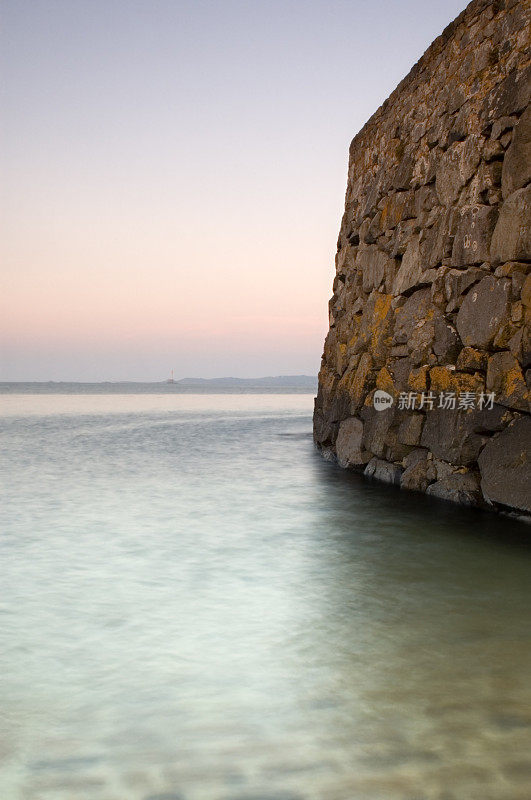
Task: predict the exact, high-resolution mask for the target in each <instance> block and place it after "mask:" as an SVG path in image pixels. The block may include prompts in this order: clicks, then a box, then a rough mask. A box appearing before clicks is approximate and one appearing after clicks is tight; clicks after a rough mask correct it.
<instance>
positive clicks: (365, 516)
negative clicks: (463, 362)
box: [0, 395, 531, 800]
mask: <svg viewBox="0 0 531 800" xmlns="http://www.w3.org/2000/svg"><path fill="white" fill-rule="evenodd" d="M5 400H6V398H2V403H3V406H4V414H3V418H2V428H3V443H4V444H3V449H4V459H3V463H4V465H5V467H4V486H5V503H4V511H3V534H2V538H1V540H0V554H1V558H2V576H3V580H2V595H1V605H0V619H1V627H0V674H1V684H2V712H1V716H0V767H1V775H0V797H2V798H6V800H11V799H13V800H19V798H20V800H41V798H42V800H129V798H131V800H148V799H149V800H155V798H156V799H157V800H177V799H178V798H180V799H181V800H358V798H360V800H387V798H389V800H423V799H424V798H426V800H431V799H432V798H434V799H437V800H474V799H475V798H477V800H489V799H490V800H528V798H529V785H530V784H531V756H530V755H529V742H530V735H531V687H530V684H529V674H530V670H531V646H530V643H531V630H530V623H529V618H530V615H529V608H530V607H531V582H530V580H529V567H530V563H531V548H530V547H529V545H528V541H529V539H528V537H529V535H530V533H529V530H528V529H527V528H526V527H525V526H522V525H520V524H519V523H516V522H512V521H509V520H502V519H497V518H495V517H494V516H491V515H486V514H482V513H480V512H477V511H474V510H463V509H459V508H454V507H452V506H451V505H446V504H444V503H441V502H437V501H434V500H432V499H430V498H425V497H422V496H416V495H408V494H404V493H401V492H400V491H399V490H394V489H393V488H388V487H381V486H378V485H377V484H373V483H368V482H366V481H364V480H363V479H362V478H360V477H358V476H356V475H353V474H349V473H345V472H343V471H341V470H339V469H337V468H336V467H335V466H334V465H333V464H330V463H327V462H325V461H323V460H322V459H321V458H320V457H319V456H318V455H317V454H316V453H315V452H314V450H313V447H312V441H311V436H310V429H311V405H312V398H311V397H310V396H308V395H297V396H286V395H284V396H274V395H269V396H259V395H254V396H245V395H240V396H237V397H228V396H226V395H225V396H219V395H217V396H210V397H209V396H205V395H203V396H202V397H201V398H194V397H190V396H167V395H166V396H163V397H156V396H150V395H142V396H138V397H137V396H134V395H129V396H128V397H120V396H117V395H115V396H109V397H102V396H98V397H86V396H85V397H83V398H81V399H80V398H76V397H73V396H68V395H63V396H53V395H41V396H28V395H26V396H24V398H18V400H17V399H16V398H15V400H13V396H11V397H9V398H8V399H7V400H8V401H7V403H6V402H4V401H5Z"/></svg>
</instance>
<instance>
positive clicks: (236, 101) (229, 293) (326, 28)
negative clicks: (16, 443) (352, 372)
mask: <svg viewBox="0 0 531 800" xmlns="http://www.w3.org/2000/svg"><path fill="white" fill-rule="evenodd" d="M376 5H377V7H373V5H372V4H368V3H365V2H361V0H358V1H357V2H356V1H355V0H354V1H353V2H351V3H346V2H336V1H333V2H324V0H322V2H308V3H306V2H302V0H299V1H298V2H282V3H280V2H276V0H273V2H271V3H270V4H263V3H259V2H258V1H257V2H253V0H251V2H247V3H243V2H233V1H232V0H229V1H228V2H227V3H223V4H221V3H220V4H217V3H195V2H192V0H190V1H189V2H178V1H177V2H170V1H169V0H167V1H166V0H160V1H159V2H154V3H150V4H145V3H143V2H140V1H139V2H136V0H130V1H129V2H125V0H124V2H122V1H121V0H109V1H108V2H107V1H106V2H103V0H101V2H100V0H95V2H93V3H86V2H81V1H80V2H77V0H72V1H70V0H69V1H68V2H67V0H60V1H59V2H54V3H50V2H46V1H45V0H42V2H41V0H32V1H31V2H30V1H29V0H16V2H15V0H7V2H6V4H5V11H4V22H3V28H4V32H3V36H4V43H3V50H4V55H3V65H2V66H3V74H4V76H5V78H4V84H5V96H6V103H5V106H6V108H7V125H6V126H5V130H4V133H3V147H2V153H3V155H2V159H1V168H2V183H3V190H2V202H3V230H2V241H3V244H2V261H3V264H4V265H5V268H4V270H3V272H4V287H3V292H2V301H1V304H2V307H1V309H0V310H1V317H2V321H1V328H2V331H1V333H2V342H3V344H2V363H1V372H0V378H1V379H3V380H47V379H50V380H110V379H118V380H124V379H144V380H160V379H163V378H164V377H165V376H166V375H167V374H168V373H169V370H170V369H172V368H173V369H174V370H175V373H176V377H182V376H185V375H186V376H204V377H213V376H220V375H227V374H230V375H238V376H242V377H246V376H259V375H265V374H295V373H307V374H312V373H313V374H315V373H316V372H317V369H318V365H319V360H320V355H321V351H322V344H323V339H324V335H325V332H326V328H327V300H328V297H329V295H330V293H331V283H332V275H333V260H334V252H335V243H336V238H337V230H338V227H339V222H340V217H341V213H342V205H343V195H344V187H345V183H346V166H347V154H348V144H349V141H350V139H351V137H352V136H353V135H354V133H355V132H356V130H358V129H359V128H360V127H361V125H362V124H363V122H364V121H365V120H366V119H367V118H368V117H369V116H370V114H371V113H372V112H373V111H374V110H375V109H376V108H377V106H378V105H379V104H380V103H381V102H382V101H383V99H385V97H386V96H387V95H388V94H389V92H390V91H391V90H392V89H393V88H394V86H395V85H396V83H398V81H399V80H400V79H401V77H403V75H404V74H405V73H406V72H407V71H408V69H409V68H410V67H411V65H412V64H413V63H414V61H415V60H417V58H418V57H419V56H420V55H421V54H422V52H423V50H424V49H425V47H426V46H427V45H428V44H429V43H430V41H431V40H432V39H433V38H434V36H436V35H437V34H438V33H439V32H440V31H441V30H442V28H443V27H444V25H445V24H447V22H449V21H450V20H451V19H452V18H453V16H455V14H456V13H458V11H459V10H460V8H461V3H454V2H451V3H447V4H446V5H445V7H444V8H441V7H440V5H441V4H439V3H436V2H435V1H434V0H433V2H432V0H429V1H428V0H422V2H421V0H407V1H406V2H404V3H399V4H398V3H392V2H389V3H381V4H376ZM413 19H415V20H417V23H418V24H415V25H413V26H412V24H411V23H412V20H413ZM406 32H407V35H406ZM376 46H377V47H378V49H379V53H380V54H379V56H378V58H375V56H374V51H375V47H376Z"/></svg>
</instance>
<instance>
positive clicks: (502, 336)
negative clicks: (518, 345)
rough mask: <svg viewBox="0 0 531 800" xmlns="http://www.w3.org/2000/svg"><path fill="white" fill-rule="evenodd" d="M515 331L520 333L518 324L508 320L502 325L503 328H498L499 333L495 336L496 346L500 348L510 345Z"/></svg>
mask: <svg viewBox="0 0 531 800" xmlns="http://www.w3.org/2000/svg"><path fill="white" fill-rule="evenodd" d="M515 333H518V325H515V324H514V322H506V323H505V325H502V326H501V328H500V329H499V330H498V333H497V334H496V336H495V337H494V347H497V348H499V349H500V350H503V349H505V348H506V347H509V342H510V341H511V339H512V338H513V336H514V335H515Z"/></svg>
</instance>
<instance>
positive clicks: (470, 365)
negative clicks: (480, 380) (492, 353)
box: [456, 347, 488, 372]
mask: <svg viewBox="0 0 531 800" xmlns="http://www.w3.org/2000/svg"><path fill="white" fill-rule="evenodd" d="M487 358H488V356H487V353H486V352H485V351H484V350H477V349H476V348H474V347H463V349H462V350H461V352H460V353H459V356H458V358H457V364H456V366H457V369H463V370H466V371H469V370H470V371H473V372H474V371H475V370H478V369H479V370H485V369H486V368H487Z"/></svg>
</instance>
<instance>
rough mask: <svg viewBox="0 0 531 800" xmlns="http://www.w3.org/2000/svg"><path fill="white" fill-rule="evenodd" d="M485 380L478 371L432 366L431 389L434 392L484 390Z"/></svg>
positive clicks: (457, 392)
mask: <svg viewBox="0 0 531 800" xmlns="http://www.w3.org/2000/svg"><path fill="white" fill-rule="evenodd" d="M484 388H485V382H484V379H483V378H482V376H481V375H479V374H478V373H477V372H476V373H474V374H473V375H470V374H469V373H467V372H455V370H450V369H448V367H432V368H431V369H430V389H431V391H432V392H455V393H456V394H459V393H460V392H482V391H483V390H484Z"/></svg>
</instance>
